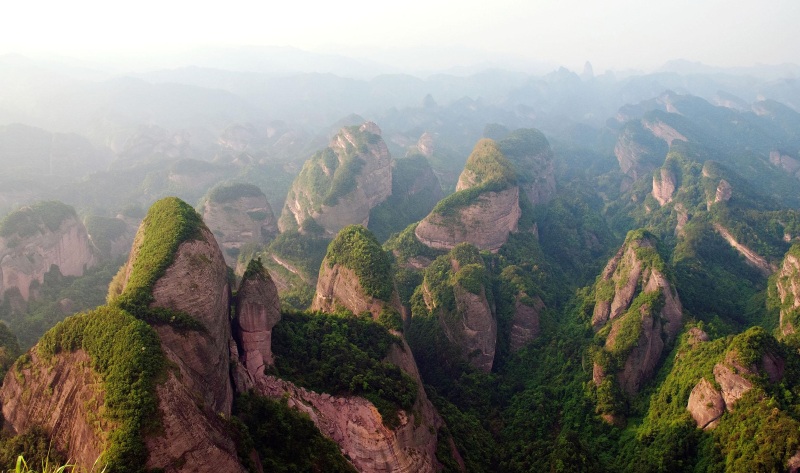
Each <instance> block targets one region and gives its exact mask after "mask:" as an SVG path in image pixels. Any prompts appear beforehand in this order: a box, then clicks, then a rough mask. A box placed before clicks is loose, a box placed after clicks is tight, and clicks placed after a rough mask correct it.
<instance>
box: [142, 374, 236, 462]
mask: <svg viewBox="0 0 800 473" xmlns="http://www.w3.org/2000/svg"><path fill="white" fill-rule="evenodd" d="M172 360H173V361H177V362H179V361H180V360H177V359H172ZM187 376H191V373H189V372H187V371H186V369H185V366H181V368H180V371H179V373H178V374H177V375H176V373H173V372H170V373H169V374H168V377H167V380H166V381H165V382H164V383H162V384H159V385H158V386H157V387H156V394H157V396H158V410H159V412H160V414H161V425H162V429H161V430H160V432H159V434H158V435H154V436H152V437H148V438H147V439H146V445H147V450H148V452H149V456H148V459H147V464H146V467H147V468H149V469H163V471H165V472H171V473H172V472H174V473H178V472H187V473H188V472H203V473H214V472H220V471H226V472H227V471H230V472H242V473H244V472H245V471H247V470H246V469H245V468H243V467H242V466H241V464H240V463H239V458H238V456H237V454H236V445H235V444H234V442H233V440H232V439H231V438H230V437H229V434H228V429H229V427H228V426H227V425H225V423H224V421H223V420H222V419H221V418H220V417H219V416H218V415H215V414H214V413H211V415H209V413H208V412H207V411H204V410H202V409H198V408H197V406H196V403H197V401H198V399H197V392H196V391H194V390H193V389H190V388H189V387H188V386H187V385H186V384H185V382H184V381H183V380H185V379H186V377H187Z"/></svg>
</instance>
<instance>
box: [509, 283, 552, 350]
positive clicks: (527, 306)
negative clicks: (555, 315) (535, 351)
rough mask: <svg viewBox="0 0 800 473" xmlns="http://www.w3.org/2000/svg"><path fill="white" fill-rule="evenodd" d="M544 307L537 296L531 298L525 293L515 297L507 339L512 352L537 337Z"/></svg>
mask: <svg viewBox="0 0 800 473" xmlns="http://www.w3.org/2000/svg"><path fill="white" fill-rule="evenodd" d="M544 307H545V306H544V302H542V299H540V298H539V297H538V296H536V297H533V298H531V297H528V295H527V294H525V293H521V294H519V295H518V296H517V299H516V301H515V303H514V317H513V318H512V319H511V335H510V337H509V338H510V346H511V351H512V352H515V351H518V350H520V349H521V348H523V347H524V346H525V345H527V344H528V343H529V342H530V341H532V340H533V339H535V338H536V337H537V336H538V335H539V319H540V315H541V313H542V310H544Z"/></svg>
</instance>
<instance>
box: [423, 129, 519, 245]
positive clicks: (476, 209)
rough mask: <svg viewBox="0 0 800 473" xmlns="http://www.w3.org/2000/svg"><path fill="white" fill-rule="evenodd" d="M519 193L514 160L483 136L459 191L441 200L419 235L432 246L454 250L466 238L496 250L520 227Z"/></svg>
mask: <svg viewBox="0 0 800 473" xmlns="http://www.w3.org/2000/svg"><path fill="white" fill-rule="evenodd" d="M519 193H520V189H519V186H518V185H517V178H516V174H515V172H514V169H513V165H512V164H511V163H510V162H509V160H508V159H507V158H506V157H505V156H503V154H502V152H501V151H500V148H499V147H498V145H497V143H495V142H494V141H492V140H489V139H484V140H481V141H479V142H478V144H477V145H475V149H474V150H473V152H472V154H471V155H470V157H469V159H468V160H467V164H466V166H465V167H464V171H463V172H462V173H461V176H460V177H459V179H458V185H457V186H456V193H455V194H452V195H450V196H448V197H447V198H445V199H444V200H442V201H441V202H439V203H438V204H437V205H436V207H434V208H433V210H432V211H431V213H430V214H428V216H427V217H425V218H424V219H423V220H422V221H421V222H420V223H419V225H417V228H416V230H415V232H414V234H415V235H416V237H417V239H418V240H419V241H420V242H422V243H423V244H425V245H427V246H429V247H431V248H437V249H452V248H454V247H455V246H456V245H458V244H459V243H465V242H466V243H470V244H472V245H475V246H477V247H478V248H480V249H483V250H490V251H497V250H498V249H499V248H500V247H501V246H502V245H503V244H504V243H505V242H506V241H507V240H508V235H509V233H512V232H516V231H517V229H518V224H519V218H520V216H521V214H522V211H521V210H520V206H519V195H520V194H519Z"/></svg>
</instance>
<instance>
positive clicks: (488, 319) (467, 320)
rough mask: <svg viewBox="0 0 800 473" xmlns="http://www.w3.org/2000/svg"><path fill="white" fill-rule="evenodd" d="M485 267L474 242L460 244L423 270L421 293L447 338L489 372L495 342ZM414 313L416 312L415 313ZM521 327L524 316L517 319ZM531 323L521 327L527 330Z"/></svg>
mask: <svg viewBox="0 0 800 473" xmlns="http://www.w3.org/2000/svg"><path fill="white" fill-rule="evenodd" d="M485 273H486V268H485V267H484V265H483V261H482V259H481V257H480V254H479V253H478V251H477V249H476V248H475V247H474V246H471V245H469V244H461V245H459V246H457V247H456V248H455V249H453V250H452V251H451V252H450V253H449V254H448V255H445V256H441V257H439V258H437V259H436V261H434V262H433V263H432V264H431V265H430V266H429V267H428V269H427V270H426V272H425V279H424V282H423V284H422V287H421V290H422V297H423V300H424V303H425V306H426V308H427V310H428V313H429V315H430V316H433V317H437V318H438V321H439V325H440V326H441V328H442V330H443V332H444V335H445V336H446V337H447V340H448V341H449V342H450V343H451V344H452V345H453V346H454V347H456V349H457V351H459V352H460V353H461V357H462V358H463V359H464V360H466V361H468V362H469V363H470V364H471V365H472V366H474V367H475V368H477V369H479V370H482V371H485V372H489V371H491V370H492V365H493V363H494V356H495V350H496V346H497V319H496V318H495V315H494V313H493V311H492V307H491V306H490V305H489V301H488V299H487V297H486V287H485V286H484V278H485ZM416 316H417V315H416V314H415V317H416ZM517 322H518V323H519V325H520V327H518V328H519V329H523V327H522V325H523V324H524V323H525V322H530V321H526V320H524V316H523V317H520V318H519V319H517ZM532 325H534V324H533V323H531V324H530V325H528V326H526V327H524V329H525V330H530V329H531V327H532Z"/></svg>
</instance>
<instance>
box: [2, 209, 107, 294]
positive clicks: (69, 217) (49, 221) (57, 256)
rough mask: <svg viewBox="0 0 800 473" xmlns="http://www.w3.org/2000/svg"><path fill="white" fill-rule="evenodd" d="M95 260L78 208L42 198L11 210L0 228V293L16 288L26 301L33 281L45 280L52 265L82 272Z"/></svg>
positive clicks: (67, 271)
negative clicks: (78, 215)
mask: <svg viewBox="0 0 800 473" xmlns="http://www.w3.org/2000/svg"><path fill="white" fill-rule="evenodd" d="M95 263H96V258H95V255H94V252H93V251H92V244H91V242H90V241H89V236H88V234H87V232H86V228H85V227H84V225H83V223H82V222H81V221H80V220H79V219H78V217H77V215H76V214H75V210H74V209H72V207H69V206H67V205H65V204H62V203H60V202H40V203H37V204H34V205H31V206H28V207H23V208H21V209H19V210H17V211H15V212H13V213H11V214H9V215H8V216H7V217H6V219H5V220H4V223H3V225H2V228H0V297H3V295H4V294H5V292H6V291H7V290H9V289H13V288H16V289H18V290H19V293H20V294H21V296H22V299H24V300H25V301H27V300H28V299H29V298H30V295H31V283H33V282H34V281H36V282H37V283H39V284H41V283H42V282H44V275H45V274H46V273H47V272H49V271H50V268H51V267H52V266H53V265H55V266H58V269H59V271H60V272H61V274H62V275H64V276H82V275H83V272H84V271H85V270H86V269H87V268H90V267H92V266H94V264H95Z"/></svg>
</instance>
